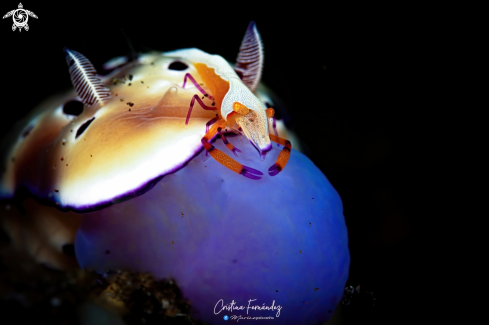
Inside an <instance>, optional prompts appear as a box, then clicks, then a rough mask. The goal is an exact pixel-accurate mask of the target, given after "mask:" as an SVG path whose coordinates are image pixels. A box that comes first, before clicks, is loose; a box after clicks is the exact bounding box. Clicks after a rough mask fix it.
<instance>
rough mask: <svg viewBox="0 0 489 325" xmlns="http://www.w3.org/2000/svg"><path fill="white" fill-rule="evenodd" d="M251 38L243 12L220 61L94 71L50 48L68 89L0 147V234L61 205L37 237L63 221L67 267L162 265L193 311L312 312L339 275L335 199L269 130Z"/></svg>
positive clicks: (203, 314) (154, 62)
mask: <svg viewBox="0 0 489 325" xmlns="http://www.w3.org/2000/svg"><path fill="white" fill-rule="evenodd" d="M262 49H263V45H262V43H261V40H260V37H259V34H258V31H257V30H256V26H255V24H254V23H251V24H250V26H249V27H248V30H247V32H246V35H245V38H244V40H243V42H242V45H241V48H240V52H239V55H238V60H237V63H236V65H235V66H234V67H232V66H231V65H230V64H229V63H227V62H226V61H225V60H224V59H223V58H221V57H219V56H217V55H210V54H207V53H205V52H203V51H201V50H198V49H184V50H178V51H172V52H164V53H149V54H144V55H141V56H139V57H138V58H137V59H136V60H135V61H132V62H128V63H127V64H124V63H125V60H112V61H110V62H109V63H108V64H107V65H106V67H109V68H115V69H114V70H113V71H112V72H110V73H109V74H108V75H106V76H104V77H101V76H99V75H97V73H96V71H95V69H94V67H93V66H92V64H91V63H90V61H89V60H88V59H87V58H85V57H84V56H83V55H82V54H80V53H78V52H76V51H73V50H69V49H67V50H65V53H66V59H67V63H68V66H69V69H70V74H71V78H72V81H73V85H74V87H75V90H73V91H72V92H70V93H68V94H66V95H63V96H60V97H57V98H54V99H52V100H50V101H47V102H45V103H44V104H42V105H41V106H40V107H39V108H38V109H37V110H35V111H34V112H33V113H32V115H31V116H29V117H28V118H27V120H26V122H25V123H24V124H23V125H22V126H21V127H20V128H19V130H18V131H17V132H16V133H13V141H11V143H10V144H9V147H8V148H6V150H5V152H4V154H5V157H4V159H3V163H4V166H5V168H4V169H3V172H2V175H1V180H0V198H1V199H2V200H5V201H8V202H7V204H9V208H10V209H9V210H8V211H9V212H8V213H7V214H8V215H7V214H5V213H3V212H2V217H3V216H6V217H7V219H8V220H7V222H3V225H4V227H6V228H7V232H8V233H9V235H11V237H14V238H13V241H14V242H15V241H16V240H17V241H20V240H21V239H19V237H22V236H17V239H16V238H15V237H16V233H15V231H13V230H12V229H13V228H14V227H16V228H15V229H19V223H15V222H11V221H12V220H13V219H15V218H24V220H32V219H34V218H36V217H42V218H43V220H50V222H51V221H52V222H57V221H56V220H62V219H63V218H72V219H73V220H74V221H73V222H72V223H71V224H70V225H69V226H65V227H64V232H61V233H62V236H58V237H56V243H50V244H52V245H51V246H50V249H51V250H50V253H53V250H54V248H55V247H58V251H59V252H61V251H62V250H63V249H66V247H68V248H69V247H70V246H69V245H68V246H66V245H63V244H66V243H63V240H70V231H69V230H68V229H76V228H77V227H78V224H79V227H78V230H77V232H76V238H75V239H74V252H75V255H76V260H77V261H78V263H79V265H80V266H81V267H82V268H90V269H96V270H98V271H100V272H105V271H109V270H114V269H129V270H134V271H142V272H150V273H152V274H153V275H154V276H155V277H157V278H172V279H175V281H176V283H177V284H178V285H179V287H180V288H181V290H182V293H183V295H184V296H185V297H186V298H187V299H188V300H189V302H190V304H191V306H192V308H193V311H194V313H195V315H196V316H197V317H199V318H200V319H202V320H204V321H206V322H212V323H217V322H218V321H220V320H222V319H223V317H224V316H229V317H234V316H236V317H238V316H242V317H273V318H274V323H277V324H317V323H319V322H323V321H325V320H327V319H328V318H329V317H330V316H331V315H332V312H333V311H334V309H335V307H336V305H337V304H338V302H339V301H340V300H341V297H342V294H343V288H344V285H345V282H346V279H347V277H348V268H349V260H350V259H349V252H348V242H347V232H346V226H345V221H344V218H343V212H342V203H341V199H340V198H339V196H338V193H337V192H336V191H335V190H334V188H333V187H332V186H331V184H330V183H329V182H328V180H327V179H326V177H325V176H324V174H323V173H322V172H321V171H320V170H319V169H318V168H317V167H316V166H315V165H314V164H313V163H312V162H311V161H310V160H309V159H308V158H307V157H306V156H304V155H303V154H302V153H300V152H298V151H296V150H292V149H291V144H290V142H288V141H287V140H284V138H286V137H287V138H288V136H285V135H284V134H282V133H279V132H281V128H280V123H278V124H277V127H276V128H275V127H272V128H270V129H273V134H269V123H272V125H274V124H275V123H276V122H277V121H275V120H274V119H273V110H272V109H270V108H271V107H273V103H270V102H271V99H270V98H271V97H270V96H269V94H267V92H266V90H264V89H265V88H263V87H262V86H260V84H259V81H260V77H261V69H262V66H263V50H262ZM118 62H122V63H123V65H122V66H118V67H115V66H116V65H117V63H118ZM270 104H272V105H270ZM282 130H283V129H282ZM235 132H238V133H239V134H243V136H242V137H243V138H244V137H246V138H247V139H248V140H249V141H241V142H240V141H239V140H241V138H242V137H241V136H239V135H238V136H233V135H234V134H233V133H235ZM289 134H290V133H289ZM219 137H220V138H221V139H218V138H219ZM213 140H214V141H213ZM271 142H277V143H278V144H280V145H281V146H282V147H281V148H279V147H276V146H275V145H274V146H272V143H271ZM292 142H293V140H292ZM296 147H297V146H296V143H294V148H296ZM204 149H205V150H204ZM226 151H228V152H229V151H231V152H232V153H233V154H235V155H236V156H239V157H238V159H239V162H238V161H237V160H235V159H233V158H231V157H230V156H229V155H227V154H226V153H225V152H226ZM256 151H258V153H259V156H260V158H261V161H260V159H257V155H256ZM208 155H210V157H208ZM223 165H224V166H223ZM285 165H286V167H285ZM250 166H253V167H250ZM257 166H266V167H267V168H268V173H269V175H271V176H275V175H277V174H278V175H277V176H275V177H269V175H265V176H263V177H262V173H261V172H260V171H259V167H257ZM270 166H271V167H270ZM226 167H227V168H226ZM284 167H285V168H284ZM243 176H245V177H243ZM258 179H259V180H258ZM26 193H27V194H28V195H29V196H30V197H29V198H28V199H25V194H26ZM23 195H24V196H23ZM34 199H35V200H34ZM23 207H24V208H23ZM22 209H24V210H25V211H23V210H22ZM87 212H90V213H87ZM78 213H86V214H83V215H80V214H78ZM21 214H23V215H21ZM57 224H61V222H57ZM12 225H13V226H12ZM36 229H38V230H37V231H39V227H37V228H36V227H32V230H30V231H31V233H33V232H35V231H36ZM47 233H48V235H47V236H45V237H43V239H45V240H47V241H49V240H50V238H49V237H50V236H51V235H53V234H54V232H53V231H51V232H49V231H48V232H47ZM56 233H57V232H56ZM71 235H72V237H74V234H73V233H71ZM54 237H55V236H54ZM54 237H53V238H54ZM29 238H30V237H29ZM33 238H34V237H33ZM72 243H73V242H69V243H68V244H72ZM39 245H40V246H42V243H41V244H39ZM62 247H65V248H62ZM53 254H54V253H53ZM49 256H50V255H49V254H45V255H44V257H43V259H45V260H49V259H50V257H49ZM58 257H59V256H58ZM51 260H54V257H51ZM52 264H54V265H55V266H60V267H62V266H64V265H66V263H62V262H61V261H57V262H53V263H52ZM242 306H243V307H242ZM247 307H248V308H247Z"/></svg>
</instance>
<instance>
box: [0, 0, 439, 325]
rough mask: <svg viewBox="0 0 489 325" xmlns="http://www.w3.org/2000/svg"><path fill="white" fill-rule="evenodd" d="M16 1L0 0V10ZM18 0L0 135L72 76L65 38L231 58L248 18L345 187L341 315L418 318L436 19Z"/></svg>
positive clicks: (302, 121)
mask: <svg viewBox="0 0 489 325" xmlns="http://www.w3.org/2000/svg"><path fill="white" fill-rule="evenodd" d="M73 3H74V2H73ZM17 5H18V3H17V2H12V1H10V2H8V1H7V2H3V3H2V5H1V6H0V9H1V10H0V11H2V13H1V14H2V16H3V15H4V14H5V13H6V12H8V11H10V10H12V9H16V8H17ZM23 5H24V8H25V9H28V10H31V11H33V12H34V13H35V14H36V15H37V16H38V17H39V19H34V18H29V22H28V23H29V26H30V30H29V31H28V32H26V31H25V30H23V31H22V32H20V33H19V32H18V31H15V32H12V30H11V26H12V19H11V18H8V19H5V20H1V21H0V35H1V36H0V39H1V42H2V47H1V62H2V63H3V66H4V68H3V69H2V71H3V75H2V87H1V89H2V90H1V98H2V101H1V106H0V107H1V108H2V113H1V117H0V136H1V137H2V138H3V137H4V135H5V134H6V133H7V132H8V130H9V129H10V127H11V126H12V124H13V122H14V121H16V120H18V119H19V118H21V117H22V116H24V115H25V114H26V113H27V112H29V111H30V110H31V109H32V108H33V107H35V106H36V105H37V104H38V103H39V102H40V101H41V100H43V99H45V98H46V97H47V96H50V95H53V94H55V93H58V92H60V91H63V90H65V89H69V88H70V87H71V81H70V77H69V74H68V68H67V65H66V62H65V59H64V54H63V51H62V49H63V47H65V46H66V47H68V48H70V49H73V50H76V51H79V52H81V53H83V54H84V55H85V56H86V57H87V58H89V59H90V60H91V61H92V63H93V64H94V65H95V67H96V68H98V70H99V71H101V65H102V64H103V63H104V62H105V61H107V60H109V59H111V58H113V57H115V56H119V55H124V54H128V53H129V52H130V48H129V46H128V42H127V40H126V37H127V39H129V40H130V42H131V43H132V46H133V47H134V49H135V50H136V51H137V52H144V51H147V50H160V51H169V50H174V49H180V48H186V47H197V48H200V49H202V50H204V51H206V52H208V53H213V54H220V55H221V56H223V57H224V58H225V59H227V60H229V61H231V62H234V60H235V58H236V56H237V52H238V49H239V45H240V43H241V40H242V37H243V35H244V32H245V29H246V27H247V25H248V23H249V22H250V20H254V21H256V23H257V27H258V30H259V31H260V33H261V36H262V40H263V42H264V46H265V68H264V75H263V79H262V80H263V81H264V82H265V83H266V84H267V85H268V86H269V87H270V88H271V89H273V90H274V91H275V92H276V93H277V94H278V95H279V96H280V97H281V98H282V99H283V101H284V102H285V104H286V105H287V109H288V112H289V114H290V117H291V119H292V121H293V122H294V124H295V131H296V132H297V134H298V135H299V137H300V139H301V140H302V141H303V142H304V143H305V144H306V145H307V147H308V149H309V155H310V157H311V159H312V160H313V161H314V162H315V164H316V165H317V166H318V167H319V168H321V170H322V171H323V172H324V173H325V174H326V176H327V177H328V179H329V180H330V182H331V183H332V184H333V186H334V187H335V188H336V189H337V191H338V192H339V194H340V196H341V198H342V200H343V204H344V214H345V219H346V223H347V226H348V231H349V247H350V253H351V269H350V278H349V280H348V283H347V284H348V285H353V286H357V285H360V286H361V291H360V294H359V295H356V296H354V297H353V299H352V302H351V304H350V305H349V306H343V307H342V315H343V319H344V321H345V323H347V324H356V323H363V322H367V323H370V322H382V323H402V322H404V321H406V320H407V319H408V318H412V317H414V318H415V319H416V318H418V317H420V312H421V305H420V300H421V297H420V296H422V295H423V294H424V291H422V290H423V289H422V288H420V279H423V278H430V277H433V275H432V274H431V273H430V272H431V271H430V270H429V269H428V267H427V264H428V263H427V262H428V260H431V259H432V256H430V251H431V248H430V247H428V246H427V244H426V243H425V242H424V240H425V239H426V238H428V237H430V232H431V229H432V227H431V226H432V225H434V224H435V223H436V222H437V218H438V217H437V216H436V213H433V210H432V209H431V208H429V207H427V206H426V205H425V203H426V202H430V203H433V202H434V201H435V200H436V197H435V196H436V195H435V194H433V188H432V183H433V181H432V180H431V178H430V177H429V176H426V175H427V174H426V173H425V171H426V170H430V169H431V168H433V166H432V164H431V161H430V153H431V148H430V140H428V139H429V137H428V135H429V134H428V133H429V132H428V130H429V128H431V127H433V125H436V113H435V111H436V108H435V106H434V105H433V102H430V101H427V100H426V99H422V98H423V96H422V95H423V94H425V93H428V92H429V91H430V85H429V82H427V80H428V81H429V80H431V79H432V78H433V73H434V72H433V71H432V70H430V69H427V68H426V62H427V61H428V62H429V61H433V57H431V48H432V47H433V46H434V44H435V43H436V40H437V37H436V34H437V31H436V29H429V28H426V29H425V28H424V27H423V26H424V24H425V22H424V17H423V15H422V14H420V13H417V14H414V15H413V14H411V13H409V12H408V10H409V8H394V7H392V8H389V7H370V6H369V7H356V6H353V5H351V7H344V8H332V7H327V6H325V7H323V8H311V7H306V6H305V5H301V6H299V5H297V6H296V7H290V8H287V7H284V6H281V7H277V8H276V10H267V11H264V10H263V9H262V8H261V7H260V6H257V5H251V4H250V8H247V9H245V8H242V10H241V11H237V10H231V9H229V11H228V12H225V13H222V12H221V11H220V10H218V9H217V8H215V7H214V6H212V5H208V4H205V3H201V4H200V5H198V6H196V5H190V4H184V3H181V4H178V3H173V2H172V3H168V4H163V5H160V6H157V7H156V6H153V5H151V4H150V3H148V2H141V4H132V5H131V6H130V7H126V6H122V4H114V5H113V6H103V7H101V6H100V5H89V4H87V3H86V2H83V4H82V3H80V5H79V6H75V4H71V3H70V4H66V5H64V6H55V5H47V4H40V3H39V2H23ZM220 9H221V10H222V8H220ZM124 35H125V36H124ZM366 292H373V297H375V298H376V300H373V299H371V296H370V294H367V293H366ZM374 304H375V306H373V305H374Z"/></svg>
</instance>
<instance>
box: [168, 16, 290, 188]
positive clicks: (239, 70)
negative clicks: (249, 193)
mask: <svg viewBox="0 0 489 325" xmlns="http://www.w3.org/2000/svg"><path fill="white" fill-rule="evenodd" d="M164 55H166V56H172V57H178V58H181V59H183V60H186V61H188V62H190V63H192V64H193V66H194V67H195V68H196V70H197V72H198V74H199V75H200V78H201V79H202V80H203V81H204V83H205V85H206V86H207V87H208V88H209V90H210V91H211V93H212V96H211V95H209V94H207V93H206V92H205V90H204V89H202V88H201V87H200V86H199V84H198V83H197V82H196V81H195V78H193V77H192V76H191V75H190V74H188V73H187V74H186V75H185V78H184V82H183V87H185V84H186V82H187V80H190V81H191V82H192V83H193V84H194V85H195V86H196V88H197V89H198V90H199V91H200V92H201V93H202V94H204V96H206V97H209V98H210V99H211V100H214V103H213V104H214V106H207V105H205V104H204V102H203V101H202V100H201V98H200V97H199V96H198V95H194V97H193V98H192V101H191V103H190V107H189V111H188V114H187V120H186V123H188V121H189V119H190V116H191V112H192V109H193V106H194V103H195V101H197V102H198V103H199V104H200V106H201V107H202V108H203V109H207V110H217V112H218V114H217V116H216V118H214V119H212V120H210V121H209V122H208V123H207V130H206V131H207V132H206V134H205V135H204V137H203V138H202V144H203V146H204V148H205V149H206V150H207V152H208V153H209V154H210V155H211V156H212V157H213V158H214V159H215V160H217V161H218V162H219V163H221V164H222V165H224V166H225V167H227V168H229V169H231V170H232V171H234V172H236V173H238V174H241V175H243V176H245V177H248V178H251V179H260V178H261V175H263V173H262V172H260V171H259V170H256V169H253V168H251V167H248V166H244V165H242V164H240V163H239V162H237V161H236V160H234V159H233V158H231V157H230V156H228V155H227V154H226V153H224V152H222V151H220V150H219V149H216V148H215V147H214V146H213V145H212V144H211V140H212V139H213V138H214V137H215V136H216V135H218V134H219V135H220V136H221V138H222V140H223V141H224V143H225V144H226V146H227V147H228V148H229V149H230V150H231V151H232V152H233V153H234V155H236V156H237V152H240V150H239V149H238V148H236V147H234V146H233V145H232V144H230V143H229V142H228V141H227V140H226V138H225V136H224V132H223V131H224V130H226V131H227V130H229V131H233V132H236V133H238V132H242V133H244V135H245V136H246V137H247V138H248V139H249V140H250V142H251V143H252V144H253V146H254V147H255V148H256V149H257V150H258V152H259V153H260V156H261V158H262V160H263V159H264V158H265V155H266V154H267V152H268V151H270V150H271V149H272V145H271V142H270V140H271V141H274V142H276V143H279V144H281V145H283V146H284V148H283V149H282V151H281V152H280V154H279V156H278V158H277V160H276V162H275V164H274V165H272V166H271V167H270V168H269V169H268V173H269V175H270V176H275V175H277V174H278V173H279V172H280V171H282V170H283V168H284V167H285V165H286V164H287V161H288V160H289V156H290V150H291V147H292V146H291V143H290V142H289V141H288V140H285V139H282V138H280V137H278V136H277V135H276V134H275V135H274V134H270V133H269V128H268V119H269V118H272V117H273V116H274V110H273V108H266V107H265V106H264V104H263V103H262V101H260V100H259V99H258V98H257V97H256V96H255V94H254V93H253V91H254V90H255V89H256V86H257V85H258V82H259V80H260V78H261V70H262V67H263V46H262V43H261V39H260V36H259V34H258V31H257V29H256V25H255V23H254V22H251V23H250V25H249V26H248V29H247V32H246V35H245V37H244V39H243V42H242V44H241V48H240V53H239V55H238V60H237V64H236V66H235V67H234V69H233V67H231V65H230V64H229V63H228V62H227V61H226V60H225V59H224V58H223V57H221V56H219V55H211V54H208V53H205V52H203V51H201V50H199V49H195V48H193V49H182V50H177V51H172V52H166V53H164ZM209 127H210V128H209ZM275 133H276V132H275Z"/></svg>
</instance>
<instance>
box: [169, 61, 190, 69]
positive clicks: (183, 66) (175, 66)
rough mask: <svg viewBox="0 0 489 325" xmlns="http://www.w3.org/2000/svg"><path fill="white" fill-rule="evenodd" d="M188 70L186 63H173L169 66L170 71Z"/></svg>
mask: <svg viewBox="0 0 489 325" xmlns="http://www.w3.org/2000/svg"><path fill="white" fill-rule="evenodd" d="M187 69H188V65H186V64H185V63H183V62H180V61H175V62H172V63H170V65H169V66H168V70H176V71H183V70H187Z"/></svg>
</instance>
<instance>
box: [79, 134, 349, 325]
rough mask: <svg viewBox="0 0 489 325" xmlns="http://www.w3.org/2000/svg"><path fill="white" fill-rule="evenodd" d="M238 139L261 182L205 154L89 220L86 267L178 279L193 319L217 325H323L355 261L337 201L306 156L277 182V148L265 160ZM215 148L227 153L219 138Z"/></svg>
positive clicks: (82, 247)
mask: <svg viewBox="0 0 489 325" xmlns="http://www.w3.org/2000/svg"><path fill="white" fill-rule="evenodd" d="M237 140H238V138H237V137H230V138H229V141H230V142H232V143H233V144H234V145H235V146H237V147H238V148H239V149H241V150H242V151H243V153H242V154H240V158H239V161H240V162H242V163H243V164H244V165H247V166H250V167H252V168H255V169H259V170H261V171H264V172H265V175H264V176H263V178H262V179H261V180H251V179H247V178H245V177H243V176H241V175H238V174H236V173H234V172H232V171H230V170H228V169H227V168H224V167H223V166H222V165H220V164H219V163H218V162H216V161H215V160H214V159H213V158H212V157H210V156H208V157H206V155H205V152H201V153H200V154H199V155H198V156H196V157H195V158H194V159H192V160H191V161H190V162H189V163H188V164H187V166H185V167H184V168H182V169H181V170H179V171H177V172H175V173H173V174H171V175H167V176H165V177H164V178H163V179H162V180H161V181H160V182H159V183H157V184H156V185H155V186H154V187H153V188H152V189H151V190H149V191H148V192H146V193H145V194H144V195H141V196H138V197H136V198H134V199H131V200H128V201H125V202H122V203H119V204H114V205H112V206H110V207H108V208H105V209H103V210H100V211H97V212H93V213H89V214H86V215H85V216H84V218H83V221H82V224H81V226H80V228H79V230H78V232H77V236H76V242H75V247H76V256H77V259H78V261H79V263H80V266H81V267H83V268H88V269H96V270H98V271H101V272H105V271H108V270H113V269H117V268H119V269H129V270H134V271H139V272H150V273H152V274H153V275H155V277H156V278H171V279H174V280H175V281H176V283H177V284H178V285H179V286H180V288H181V290H182V293H183V296H184V297H185V298H186V299H188V300H189V302H190V304H191V306H192V309H193V313H194V316H195V317H197V318H200V319H202V320H204V321H207V322H210V323H213V324H220V323H222V322H223V321H224V316H228V317H229V318H230V319H236V317H240V316H241V317H242V319H243V318H244V319H246V318H247V317H267V318H268V317H273V321H271V322H272V323H273V324H294V325H296V324H318V323H321V322H324V321H326V320H328V319H329V318H330V317H331V315H332V314H333V312H334V310H335V308H336V306H337V304H338V303H339V301H340V300H341V297H342V294H343V289H344V286H345V282H346V280H347V277H348V269H349V264H350V256H349V251H348V240H347V231H346V226H345V221H344V218H343V208H342V203H341V200H340V197H339V196H338V193H337V192H336V191H335V190H334V188H333V187H332V186H331V184H330V183H329V182H328V180H327V179H326V177H325V176H324V174H323V173H322V172H321V171H320V170H319V169H318V168H317V167H316V166H315V165H314V164H313V163H312V162H311V161H310V160H309V159H308V158H307V157H306V156H304V155H303V154H301V153H300V152H297V151H295V150H292V153H291V156H290V160H289V162H288V164H287V166H286V167H285V169H284V170H283V171H282V172H281V173H279V174H278V175H277V176H274V177H271V176H269V175H267V174H266V170H267V169H268V167H270V166H271V165H273V163H274V162H275V159H276V157H277V155H278V152H279V150H280V149H278V148H277V147H276V145H275V144H274V145H273V147H274V148H273V150H272V151H271V152H269V153H268V155H267V157H266V159H265V160H264V161H263V162H260V160H259V157H258V154H257V152H256V150H255V149H254V148H253V146H252V145H251V144H250V143H248V141H243V142H242V143H240V141H237ZM214 145H215V146H216V148H219V149H220V150H222V151H224V152H226V153H229V151H228V150H227V149H226V147H225V146H224V145H223V144H222V141H221V140H220V139H217V141H215V143H214ZM250 300H251V301H250ZM254 306H259V308H256V307H254ZM248 307H251V308H248ZM264 307H266V308H264ZM269 321H270V320H269Z"/></svg>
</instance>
